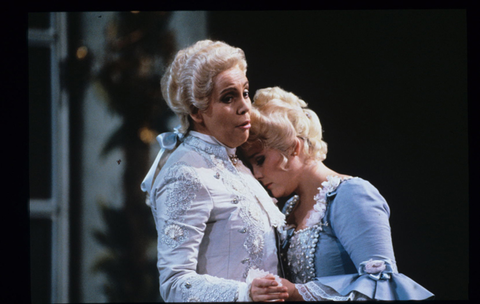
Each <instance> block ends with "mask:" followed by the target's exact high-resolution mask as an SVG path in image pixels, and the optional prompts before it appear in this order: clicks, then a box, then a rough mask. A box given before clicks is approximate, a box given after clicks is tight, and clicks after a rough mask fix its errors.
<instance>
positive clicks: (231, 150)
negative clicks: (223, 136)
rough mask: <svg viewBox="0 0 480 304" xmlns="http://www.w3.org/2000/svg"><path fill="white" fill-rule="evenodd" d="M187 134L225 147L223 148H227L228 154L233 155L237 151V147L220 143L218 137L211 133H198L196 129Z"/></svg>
mask: <svg viewBox="0 0 480 304" xmlns="http://www.w3.org/2000/svg"><path fill="white" fill-rule="evenodd" d="M189 134H190V135H192V136H195V137H197V138H200V139H201V140H203V141H206V142H208V143H211V144H214V145H220V146H222V147H225V149H227V153H228V155H229V156H233V155H235V153H237V148H230V147H229V146H227V145H225V144H223V143H221V142H220V141H219V140H218V139H216V138H215V137H214V136H212V135H208V134H204V133H200V132H197V131H190V132H189Z"/></svg>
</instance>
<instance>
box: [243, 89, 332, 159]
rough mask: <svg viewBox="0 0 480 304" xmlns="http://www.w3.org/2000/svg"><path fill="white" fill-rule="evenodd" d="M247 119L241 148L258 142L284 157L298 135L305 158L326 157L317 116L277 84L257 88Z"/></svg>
mask: <svg viewBox="0 0 480 304" xmlns="http://www.w3.org/2000/svg"><path fill="white" fill-rule="evenodd" d="M250 119H251V125H252V127H251V129H250V136H249V138H248V141H247V143H245V144H244V146H243V147H244V148H245V149H248V147H249V146H250V145H251V144H253V143H254V142H256V141H260V142H261V143H262V144H263V146H264V147H268V148H271V149H277V150H279V151H280V152H282V154H283V155H284V156H285V157H286V156H288V154H289V153H290V151H291V150H292V149H293V148H294V147H295V142H296V139H297V138H300V139H302V140H303V143H304V151H305V154H306V155H307V157H308V158H309V159H315V160H320V161H323V160H325V158H326V157H327V144H326V143H325V142H324V141H323V139H322V126H321V124H320V119H319V118H318V116H317V114H316V113H315V112H314V111H312V110H310V109H309V108H307V103H306V102H305V101H303V100H302V99H300V98H299V97H298V96H296V95H295V94H293V93H290V92H287V91H285V90H283V89H281V88H280V87H271V88H265V89H260V90H258V91H257V92H256V93H255V96H254V98H253V105H252V110H251V113H250Z"/></svg>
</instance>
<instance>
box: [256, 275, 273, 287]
mask: <svg viewBox="0 0 480 304" xmlns="http://www.w3.org/2000/svg"><path fill="white" fill-rule="evenodd" d="M252 286H256V287H270V286H278V282H277V281H275V277H274V276H271V277H268V276H267V277H264V278H256V279H254V280H253V281H252Z"/></svg>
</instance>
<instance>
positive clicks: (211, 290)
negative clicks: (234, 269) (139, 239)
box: [152, 163, 246, 302]
mask: <svg viewBox="0 0 480 304" xmlns="http://www.w3.org/2000/svg"><path fill="white" fill-rule="evenodd" d="M162 184H163V185H164V186H161V187H160V188H158V190H156V193H155V199H154V202H153V204H152V211H153V214H154V217H155V224H156V227H157V232H158V264H157V266H158V270H159V272H160V294H161V296H162V298H163V300H165V301H166V302H189V301H201V302H219V301H220V302H235V301H238V299H239V296H242V295H243V294H244V290H245V289H246V283H244V282H240V281H235V280H228V279H223V278H218V277H214V276H211V275H205V274H204V275H200V274H197V273H196V269H197V263H198V254H199V247H200V243H201V241H202V238H203V235H204V232H205V228H206V223H207V222H208V220H209V217H210V212H211V210H212V208H213V202H212V199H211V197H210V195H209V193H208V191H207V189H206V188H205V187H204V186H203V184H202V183H201V181H200V179H199V178H198V176H197V172H196V171H195V170H194V169H193V168H191V167H189V166H188V165H186V164H184V163H176V164H174V165H173V166H171V167H170V168H168V171H167V172H166V174H165V177H164V181H163V183H162ZM244 285H245V286H244ZM240 287H242V291H243V292H242V294H239V291H240V290H239V289H240Z"/></svg>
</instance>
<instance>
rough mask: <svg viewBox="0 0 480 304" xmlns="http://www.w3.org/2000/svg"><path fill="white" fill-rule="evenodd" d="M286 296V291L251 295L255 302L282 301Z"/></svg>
mask: <svg viewBox="0 0 480 304" xmlns="http://www.w3.org/2000/svg"><path fill="white" fill-rule="evenodd" d="M287 298H288V293H286V292H281V293H268V294H256V295H255V296H254V297H253V301H255V302H266V301H268V302H284V301H285V300H286V299H287Z"/></svg>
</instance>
